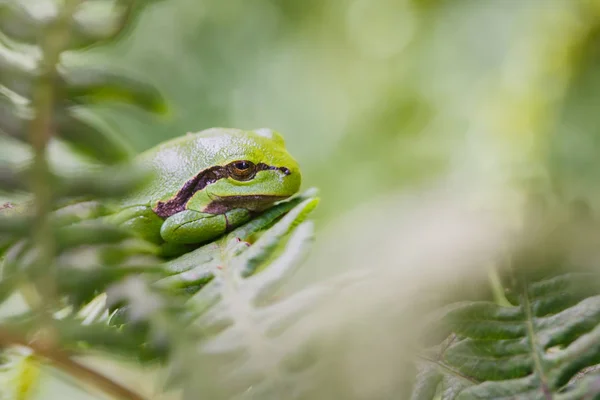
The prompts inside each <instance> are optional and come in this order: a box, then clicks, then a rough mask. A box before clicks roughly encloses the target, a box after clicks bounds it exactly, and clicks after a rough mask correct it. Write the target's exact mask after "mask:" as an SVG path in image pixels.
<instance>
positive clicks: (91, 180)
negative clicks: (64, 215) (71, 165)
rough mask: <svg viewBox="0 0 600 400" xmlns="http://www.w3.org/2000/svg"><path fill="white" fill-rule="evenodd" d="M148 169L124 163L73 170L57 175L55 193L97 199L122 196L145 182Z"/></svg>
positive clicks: (147, 176)
mask: <svg viewBox="0 0 600 400" xmlns="http://www.w3.org/2000/svg"><path fill="white" fill-rule="evenodd" d="M149 177H150V175H149V173H148V171H146V170H142V169H140V168H137V167H135V166H134V165H130V164H124V165H117V166H105V167H103V168H102V169H98V170H94V171H73V172H71V173H69V175H68V176H57V177H56V179H57V181H58V182H59V185H58V187H57V188H56V189H55V191H56V193H58V194H61V195H63V196H66V197H80V196H85V197H91V198H94V199H97V200H100V199H109V198H122V197H123V196H125V195H127V194H128V193H130V192H131V191H133V190H136V189H137V188H139V187H140V186H142V185H144V184H145V183H146V182H147V179H148V178H149Z"/></svg>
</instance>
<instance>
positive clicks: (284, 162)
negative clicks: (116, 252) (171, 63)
mask: <svg viewBox="0 0 600 400" xmlns="http://www.w3.org/2000/svg"><path fill="white" fill-rule="evenodd" d="M135 162H136V163H138V164H139V165H141V166H142V167H144V168H147V169H149V170H150V171H151V172H153V178H152V180H151V181H150V182H149V184H148V185H146V186H144V187H143V188H141V189H139V190H138V191H136V192H134V193H132V194H131V195H130V196H128V197H127V198H125V199H124V200H123V201H122V202H120V204H119V210H120V211H119V212H118V213H116V214H114V215H112V216H111V217H110V219H111V220H112V221H113V222H116V223H118V224H120V225H122V226H126V227H129V228H131V229H133V230H135V231H136V232H137V233H139V234H140V235H141V236H142V237H143V238H144V239H146V240H149V241H152V242H154V243H157V244H167V245H174V248H177V247H178V246H179V247H181V246H182V245H190V244H199V243H203V242H207V241H211V240H213V239H215V238H217V237H218V236H220V235H222V234H223V233H225V232H227V231H229V230H231V229H233V228H235V227H238V226H239V225H241V224H243V223H245V222H247V221H249V220H250V219H251V218H252V215H253V214H254V213H256V212H260V211H263V210H265V209H267V208H269V207H270V206H272V205H273V203H275V202H277V201H279V200H283V199H285V198H287V197H290V196H292V195H293V194H295V193H296V192H297V191H298V190H299V188H300V183H301V175H300V169H299V167H298V163H297V162H296V160H294V158H293V157H292V156H291V155H290V154H289V153H288V151H287V150H286V147H285V143H284V139H283V137H282V136H281V134H279V133H278V132H275V131H273V130H271V129H256V130H251V131H244V130H239V129H226V128H212V129H208V130H205V131H202V132H198V133H193V134H192V133H188V134H187V135H185V136H182V137H180V138H177V139H173V140H170V141H167V142H165V143H162V144H160V145H158V146H156V147H154V148H152V149H150V150H148V151H146V152H144V153H142V154H140V155H139V156H138V157H137V158H136V161H135Z"/></svg>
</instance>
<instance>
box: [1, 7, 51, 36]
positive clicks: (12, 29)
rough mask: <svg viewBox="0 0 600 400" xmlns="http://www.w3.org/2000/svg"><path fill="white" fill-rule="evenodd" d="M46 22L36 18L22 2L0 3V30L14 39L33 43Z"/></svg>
mask: <svg viewBox="0 0 600 400" xmlns="http://www.w3.org/2000/svg"><path fill="white" fill-rule="evenodd" d="M46 22H47V21H43V20H42V21H40V20H38V19H36V18H35V17H34V16H33V15H31V13H30V12H29V11H28V10H27V9H26V8H25V7H24V6H23V5H22V4H18V3H15V2H2V3H0V30H2V32H3V33H4V34H5V35H7V36H9V37H11V38H12V39H14V40H16V41H19V42H24V43H35V42H36V41H37V40H38V39H39V38H40V34H41V29H42V26H44V25H45V23H46Z"/></svg>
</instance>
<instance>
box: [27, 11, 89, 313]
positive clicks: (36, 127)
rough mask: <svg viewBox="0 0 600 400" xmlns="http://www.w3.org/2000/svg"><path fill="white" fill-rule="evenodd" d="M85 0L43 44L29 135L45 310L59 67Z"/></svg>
mask: <svg viewBox="0 0 600 400" xmlns="http://www.w3.org/2000/svg"><path fill="white" fill-rule="evenodd" d="M80 1H81V0H65V2H64V5H63V6H62V7H60V10H59V13H58V15H57V18H56V19H55V20H54V21H53V22H52V23H51V24H50V25H49V26H48V28H47V29H46V30H45V31H44V32H43V35H44V36H43V41H42V44H41V50H42V59H41V63H40V75H39V78H38V81H37V82H36V88H35V93H34V96H33V104H34V108H35V118H34V120H33V121H32V124H31V126H30V131H29V140H30V143H31V146H32V148H33V156H34V157H33V166H32V170H31V182H30V184H31V191H32V193H33V195H34V210H35V224H34V227H33V235H32V236H33V242H34V243H35V247H36V249H37V251H38V252H39V253H38V257H37V260H36V261H37V262H36V269H35V271H34V272H35V273H36V277H35V278H36V281H37V282H39V283H40V284H38V285H37V290H39V291H40V294H41V295H42V298H43V302H42V304H41V305H40V308H42V309H48V308H49V307H52V305H54V304H55V299H56V276H55V271H54V268H53V261H54V252H55V243H54V235H53V232H52V227H51V225H50V220H49V214H50V212H51V211H52V200H53V194H52V182H51V177H52V176H51V173H50V166H49V164H48V158H47V155H46V150H47V147H48V143H49V142H50V139H51V138H52V136H53V134H54V129H55V127H54V109H55V103H56V98H57V93H56V85H57V81H58V71H57V65H58V63H59V62H60V54H61V53H62V52H63V51H64V50H65V49H66V48H67V46H68V44H69V34H70V29H71V25H72V24H71V19H72V16H73V13H74V12H75V10H76V9H77V6H78V5H79V3H80Z"/></svg>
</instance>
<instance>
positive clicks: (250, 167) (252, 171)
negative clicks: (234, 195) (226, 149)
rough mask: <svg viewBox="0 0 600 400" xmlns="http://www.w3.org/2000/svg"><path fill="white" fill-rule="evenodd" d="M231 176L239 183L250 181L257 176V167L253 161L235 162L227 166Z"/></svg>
mask: <svg viewBox="0 0 600 400" xmlns="http://www.w3.org/2000/svg"><path fill="white" fill-rule="evenodd" d="M227 170H228V171H229V176H230V177H232V178H233V179H235V180H238V181H249V180H250V179H252V178H254V175H256V165H254V163H253V162H251V161H245V160H242V161H234V162H232V163H230V164H229V165H227Z"/></svg>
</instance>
